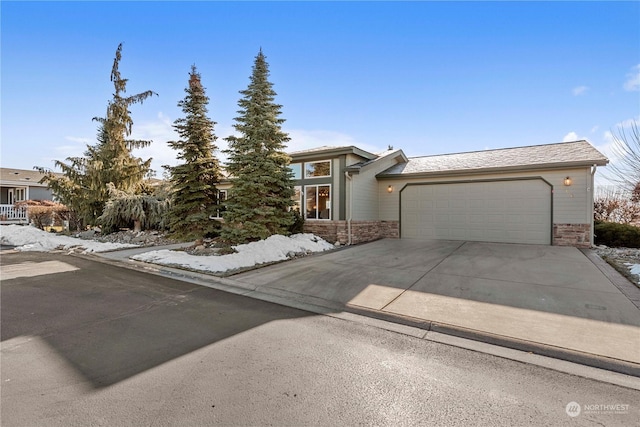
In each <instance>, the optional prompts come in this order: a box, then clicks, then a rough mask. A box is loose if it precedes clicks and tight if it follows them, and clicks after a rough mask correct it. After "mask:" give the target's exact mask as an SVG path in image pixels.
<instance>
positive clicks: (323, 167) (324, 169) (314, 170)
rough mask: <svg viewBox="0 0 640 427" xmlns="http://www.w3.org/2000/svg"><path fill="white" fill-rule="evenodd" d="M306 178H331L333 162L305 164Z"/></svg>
mask: <svg viewBox="0 0 640 427" xmlns="http://www.w3.org/2000/svg"><path fill="white" fill-rule="evenodd" d="M304 166H305V167H304V177H305V178H320V177H326V176H331V160H323V161H320V162H307V163H305V164H304Z"/></svg>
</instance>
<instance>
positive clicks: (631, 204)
mask: <svg viewBox="0 0 640 427" xmlns="http://www.w3.org/2000/svg"><path fill="white" fill-rule="evenodd" d="M599 193H600V194H598V195H597V196H596V198H595V200H594V201H593V213H594V219H595V220H596V221H606V222H619V223H621V224H630V223H633V222H634V221H636V220H638V219H639V218H640V203H639V202H638V201H637V200H634V198H633V196H632V197H629V195H628V194H626V193H624V192H622V191H617V190H605V191H600V192H599Z"/></svg>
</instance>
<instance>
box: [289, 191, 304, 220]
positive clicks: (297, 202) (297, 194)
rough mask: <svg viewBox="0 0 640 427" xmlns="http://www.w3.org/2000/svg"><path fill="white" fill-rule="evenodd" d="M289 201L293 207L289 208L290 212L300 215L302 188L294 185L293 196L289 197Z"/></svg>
mask: <svg viewBox="0 0 640 427" xmlns="http://www.w3.org/2000/svg"><path fill="white" fill-rule="evenodd" d="M291 200H293V206H291V210H294V211H297V212H298V213H300V214H301V215H302V213H301V212H302V209H301V207H302V187H300V186H299V185H296V186H295V187H293V196H291Z"/></svg>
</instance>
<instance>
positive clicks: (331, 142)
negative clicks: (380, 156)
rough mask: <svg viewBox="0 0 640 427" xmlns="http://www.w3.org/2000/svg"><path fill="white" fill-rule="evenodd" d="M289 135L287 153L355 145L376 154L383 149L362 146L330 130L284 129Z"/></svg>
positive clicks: (347, 136) (349, 137)
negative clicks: (323, 147)
mask: <svg viewBox="0 0 640 427" xmlns="http://www.w3.org/2000/svg"><path fill="white" fill-rule="evenodd" d="M284 131H285V132H287V133H288V134H289V137H290V138H291V141H289V143H288V146H287V151H289V152H291V151H300V150H308V149H310V148H318V147H322V146H330V147H343V146H350V145H355V146H356V147H358V148H360V149H362V150H365V151H369V152H372V153H377V152H380V151H383V150H384V148H386V147H384V148H381V147H375V146H373V145H369V144H363V143H361V142H358V141H356V140H355V139H354V138H353V137H352V136H350V135H347V134H344V133H340V132H335V131H331V130H305V129H284Z"/></svg>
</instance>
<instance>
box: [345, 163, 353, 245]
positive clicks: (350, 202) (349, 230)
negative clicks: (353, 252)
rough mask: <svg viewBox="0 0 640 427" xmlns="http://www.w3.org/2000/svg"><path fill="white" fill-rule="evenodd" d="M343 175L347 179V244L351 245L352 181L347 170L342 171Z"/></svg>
mask: <svg viewBox="0 0 640 427" xmlns="http://www.w3.org/2000/svg"><path fill="white" fill-rule="evenodd" d="M344 176H345V177H346V178H347V180H349V215H348V218H347V245H351V211H352V210H353V209H352V208H353V181H352V179H353V178H352V177H351V175H350V174H349V171H345V172H344Z"/></svg>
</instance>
